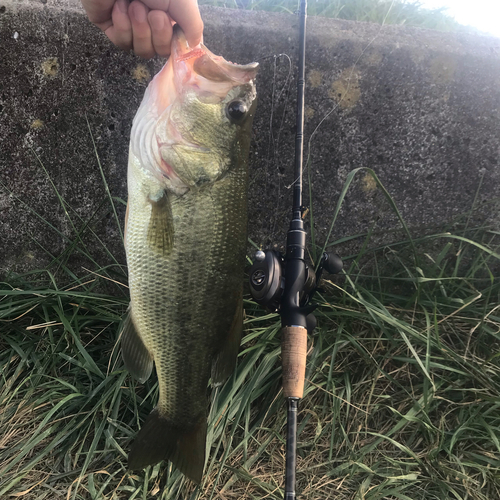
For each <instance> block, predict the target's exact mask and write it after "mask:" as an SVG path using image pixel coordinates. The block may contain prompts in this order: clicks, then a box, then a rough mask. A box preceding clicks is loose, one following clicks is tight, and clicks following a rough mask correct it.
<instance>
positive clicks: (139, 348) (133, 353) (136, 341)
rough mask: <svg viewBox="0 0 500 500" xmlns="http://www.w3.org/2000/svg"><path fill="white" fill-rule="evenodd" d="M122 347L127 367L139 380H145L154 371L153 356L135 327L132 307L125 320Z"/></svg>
mask: <svg viewBox="0 0 500 500" xmlns="http://www.w3.org/2000/svg"><path fill="white" fill-rule="evenodd" d="M121 347H122V358H123V362H124V363H125V368H126V369H127V370H128V371H129V373H130V374H131V375H132V376H133V377H134V378H135V379H137V380H138V381H139V382H141V383H143V382H145V381H146V380H147V379H148V378H149V376H150V375H151V372H152V371H153V356H151V354H150V352H149V351H148V349H147V348H146V346H145V345H144V342H143V341H142V339H141V337H140V335H139V333H138V332H137V330H136V328H135V325H134V322H133V320H132V314H131V312H130V309H129V310H128V311H127V316H126V318H125V320H124V322H123V329H122V338H121Z"/></svg>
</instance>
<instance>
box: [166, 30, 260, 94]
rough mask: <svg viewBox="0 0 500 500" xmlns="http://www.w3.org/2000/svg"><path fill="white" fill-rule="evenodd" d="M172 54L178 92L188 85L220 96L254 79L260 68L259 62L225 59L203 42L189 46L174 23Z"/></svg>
mask: <svg viewBox="0 0 500 500" xmlns="http://www.w3.org/2000/svg"><path fill="white" fill-rule="evenodd" d="M171 57H172V59H173V67H174V75H175V85H176V88H177V90H178V91H181V89H182V88H184V87H185V86H186V85H189V86H191V87H194V88H197V89H199V90H200V91H201V92H207V93H212V94H216V95H218V96H220V97H223V96H225V95H226V94H227V92H228V91H229V89H230V88H231V87H233V86H235V85H243V84H245V83H249V82H251V81H252V80H253V79H254V78H255V76H256V74H257V70H258V67H259V63H256V62H253V63H250V64H244V65H241V64H235V63H232V62H229V61H226V60H225V59H224V58H223V57H222V56H217V55H215V54H214V53H213V52H211V51H210V50H209V49H207V47H205V46H204V45H203V44H200V45H199V46H197V47H194V48H190V47H189V44H188V43H187V40H186V37H185V36H184V33H183V31H182V30H181V29H180V27H179V26H178V25H176V26H174V36H173V37H172V55H171ZM225 84H226V85H225Z"/></svg>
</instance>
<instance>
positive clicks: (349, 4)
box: [199, 0, 477, 32]
mask: <svg viewBox="0 0 500 500" xmlns="http://www.w3.org/2000/svg"><path fill="white" fill-rule="evenodd" d="M199 4H200V5H213V6H216V7H228V8H233V9H249V10H268V11H273V12H285V13H289V14H292V13H294V12H296V11H297V10H298V5H299V1H298V0H199ZM307 7H308V9H307V13H308V15H309V16H322V17H331V18H336V19H348V20H351V21H366V22H372V23H379V24H404V25H408V26H418V27H421V28H429V29H435V30H440V31H463V30H465V31H474V32H475V31H477V30H475V29H474V28H471V27H466V26H463V25H461V24H459V23H458V22H456V21H455V19H454V18H453V17H451V16H449V15H448V14H447V13H446V10H445V9H443V8H439V9H427V8H424V7H423V6H422V4H421V2H419V1H418V0H414V1H412V0H406V1H405V0H308V3H307Z"/></svg>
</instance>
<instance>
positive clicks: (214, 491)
mask: <svg viewBox="0 0 500 500" xmlns="http://www.w3.org/2000/svg"><path fill="white" fill-rule="evenodd" d="M356 173H357V172H353V174H352V175H351V176H349V178H348V181H347V183H346V186H345V189H344V191H343V193H342V194H341V197H340V199H339V205H338V209H340V206H341V204H342V200H343V197H344V196H348V195H349V184H350V182H352V181H353V180H354V179H355V175H356ZM379 189H383V187H382V186H381V185H380V184H379ZM386 196H387V197H388V198H389V200H390V202H392V200H391V199H390V196H389V193H386ZM110 199H111V201H115V200H113V199H112V198H110ZM60 202H61V203H62V204H66V202H65V201H64V200H63V199H62V198H60ZM110 205H111V204H110ZM392 205H393V208H394V209H396V207H395V205H394V202H392ZM66 213H67V216H68V217H71V213H70V211H69V210H68V211H67V212H66ZM110 213H113V211H112V209H111V208H110ZM72 221H73V223H74V239H75V241H74V242H73V243H74V244H72V242H71V241H70V242H68V248H71V249H72V251H73V252H81V253H83V254H86V253H88V252H89V251H88V250H86V249H85V247H84V243H85V239H82V234H83V232H82V228H88V226H89V224H88V221H80V220H78V219H76V218H75V217H73V218H72ZM333 243H335V242H332V244H333ZM498 243H499V234H498V233H497V232H495V231H492V230H488V229H487V228H471V227H469V226H468V225H467V224H465V225H464V226H463V227H462V229H461V230H460V231H459V232H455V234H451V233H442V234H436V235H427V236H425V237H422V238H419V239H416V240H414V241H413V240H411V239H410V236H409V233H408V236H407V239H406V240H405V241H401V242H399V243H398V244H395V245H392V246H385V247H383V248H378V249H377V248H372V244H371V243H370V239H369V236H367V237H366V241H365V244H364V245H363V250H362V252H361V253H360V254H359V255H356V256H351V258H350V259H349V260H348V261H347V262H346V266H345V272H344V273H343V275H342V276H339V277H336V278H335V279H334V280H329V279H327V280H325V282H324V284H323V288H324V291H323V293H322V294H320V295H319V296H318V302H319V308H318V312H317V316H318V322H319V327H318V329H317V331H316V333H315V335H314V338H312V339H311V348H310V352H309V356H308V370H307V384H306V391H305V398H304V400H303V401H302V403H301V411H300V415H299V451H298V453H299V456H298V474H297V479H298V485H297V486H298V488H297V489H298V491H299V492H300V498H303V499H323V498H324V499H326V498H337V499H346V500H347V499H364V500H375V499H412V500H415V499H425V500H432V499H436V500H438V499H439V500H445V499H446V500H447V499H459V500H466V499H467V500H469V499H478V500H479V499H488V500H490V499H493V498H500V378H499V372H500V356H499V349H498V347H499V337H500V287H499V285H498V280H497V279H496V278H494V274H493V273H494V271H491V270H490V269H493V268H494V267H495V266H497V269H498V264H499V258H500V257H499V255H498ZM327 246H328V247H330V246H331V245H330V244H328V245H327ZM311 250H312V249H311ZM315 250H316V251H317V252H318V254H319V250H320V247H317V248H315ZM69 257H70V255H67V254H66V255H65V256H64V259H63V260H64V261H65V262H66V261H68V259H69ZM52 267H53V268H55V269H57V270H58V273H61V272H63V274H62V276H63V277H64V280H65V282H66V283H69V284H66V285H64V286H60V285H58V283H59V280H58V279H57V278H56V277H55V275H54V274H52V273H51V272H50V268H49V270H45V271H40V272H37V273H34V274H33V275H25V276H19V277H17V278H16V279H12V280H10V281H9V283H1V284H0V322H1V325H0V328H1V332H2V335H1V340H0V370H1V374H2V376H1V379H0V408H1V413H0V423H1V426H0V498H24V499H29V500H31V499H37V500H41V499H44V498H47V499H49V498H50V499H54V498H65V499H66V498H67V499H102V500H104V499H109V500H111V499H134V498H137V499H150V498H158V499H195V498H207V499H208V498H227V499H231V498H263V497H265V498H269V499H279V498H282V494H283V470H284V435H285V425H286V423H285V411H284V402H283V397H282V395H281V389H280V370H281V369H280V361H279V352H280V347H279V320H278V318H277V316H276V315H270V314H266V313H265V312H264V311H262V310H261V309H260V308H258V307H257V306H256V305H255V304H254V303H253V302H251V301H250V300H246V302H245V307H246V330H245V335H244V339H243V342H242V347H241V352H240V358H239V363H238V367H237V370H236V372H235V374H234V376H233V377H232V378H231V379H230V380H229V381H228V382H227V383H226V384H225V385H224V386H223V387H222V388H220V389H219V390H218V391H217V392H214V393H213V394H212V400H213V402H212V410H211V413H210V416H209V422H210V425H209V429H210V431H209V436H208V443H207V446H208V449H209V458H208V463H207V466H206V474H205V479H204V483H203V485H202V487H201V488H194V487H193V485H192V484H191V483H189V482H188V481H186V480H185V479H184V478H183V476H182V475H181V474H179V473H178V472H177V471H176V470H173V469H172V467H171V466H170V465H169V464H161V465H157V466H155V467H151V468H148V469H146V470H145V471H144V472H141V473H133V474H132V473H128V472H127V470H126V454H127V451H128V449H129V447H130V443H131V441H132V440H133V438H134V436H135V435H136V432H137V429H138V427H139V424H140V422H142V421H144V418H145V417H146V415H147V414H148V413H149V412H150V411H151V409H152V408H153V406H154V405H155V403H156V399H157V386H156V383H155V381H154V378H153V380H152V381H151V382H148V383H146V384H145V385H139V384H136V383H135V382H133V381H132V380H131V378H130V377H129V376H128V375H127V373H126V372H125V371H124V369H123V366H122V361H121V358H120V355H119V348H118V347H117V344H116V342H117V337H118V333H119V330H120V324H121V319H122V317H123V314H124V312H125V309H126V307H127V296H126V295H127V294H126V288H125V282H124V281H122V283H123V285H120V284H117V283H118V281H119V280H115V283H114V284H113V286H117V287H119V288H118V289H123V290H124V292H123V293H121V294H120V293H113V294H112V295H106V294H103V293H99V290H100V289H102V288H103V287H101V284H102V282H107V281H109V279H110V278H109V277H107V276H106V272H107V269H100V268H99V267H97V263H95V266H94V269H93V273H90V274H89V275H87V276H82V277H80V278H76V277H75V275H74V274H70V275H68V274H64V272H65V271H64V269H65V267H64V266H62V265H61V263H60V262H58V261H57V260H56V261H54V263H53V266H52ZM367 269H371V270H372V271H369V272H368V271H367ZM68 272H69V271H68ZM59 275H60V274H59ZM35 278H36V279H35ZM60 282H63V281H60Z"/></svg>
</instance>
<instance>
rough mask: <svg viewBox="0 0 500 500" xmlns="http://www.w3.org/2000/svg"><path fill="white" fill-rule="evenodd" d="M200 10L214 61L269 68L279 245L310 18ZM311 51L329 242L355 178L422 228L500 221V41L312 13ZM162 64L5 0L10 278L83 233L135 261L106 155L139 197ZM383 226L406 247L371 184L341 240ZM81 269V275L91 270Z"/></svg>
mask: <svg viewBox="0 0 500 500" xmlns="http://www.w3.org/2000/svg"><path fill="white" fill-rule="evenodd" d="M202 15H203V18H204V21H205V26H206V30H205V42H206V44H207V46H208V47H209V48H210V49H211V50H212V51H214V52H215V53H220V54H222V55H224V57H226V58H227V59H229V60H232V61H236V62H240V63H245V62H250V61H252V60H258V61H260V63H261V72H260V75H259V79H258V92H259V108H258V114H257V117H256V120H255V126H254V140H253V146H252V152H251V173H250V175H251V187H250V195H249V199H250V220H249V234H250V237H251V238H252V239H253V240H254V241H255V242H257V243H259V244H262V245H264V246H269V245H270V244H272V243H277V244H279V245H281V244H282V243H283V239H284V234H285V232H286V229H287V225H288V220H289V213H290V208H289V207H290V203H291V190H290V189H288V188H287V186H289V185H290V183H291V182H292V181H293V179H292V177H293V176H292V170H293V138H294V131H295V125H294V120H295V79H294V74H295V69H296V68H295V60H296V48H297V39H298V34H297V30H298V19H297V18H296V17H294V16H290V15H281V14H272V13H267V12H248V11H227V10H218V9H214V8H204V9H203V10H202ZM307 43H308V48H307V95H306V103H307V107H306V115H307V120H306V140H307V139H308V138H309V137H311V133H312V132H313V130H315V129H316V127H317V126H318V125H319V124H320V123H321V125H319V128H318V129H317V132H316V133H315V134H314V136H313V138H312V142H311V157H310V158H311V170H310V174H311V192H312V195H313V203H312V204H313V209H314V216H315V226H316V235H317V238H318V240H319V241H320V242H322V241H324V238H325V235H326V232H327V227H328V226H329V223H330V221H331V218H332V214H333V210H334V207H335V203H336V200H337V197H338V194H339V191H340V189H341V188H342V185H343V183H344V181H345V178H346V176H347V174H348V173H349V172H350V171H351V170H352V169H354V168H356V167H369V168H372V169H374V170H375V171H376V172H377V174H378V175H379V177H380V179H381V180H382V182H383V183H384V185H385V186H386V187H387V189H388V190H389V192H390V193H391V194H392V195H393V197H394V199H395V201H396V203H397V204H398V206H399V208H400V209H401V211H402V213H403V216H404V217H405V219H406V221H407V222H408V224H409V225H410V226H411V227H413V228H415V231H416V232H419V231H420V232H421V231H422V230H423V229H422V228H423V227H437V226H442V225H444V224H447V223H450V222H451V221H453V220H455V218H456V217H458V216H460V215H461V214H464V213H467V212H468V211H469V210H470V209H471V208H472V206H473V205H474V200H475V198H476V196H477V199H476V204H475V206H476V208H477V211H476V221H477V222H478V223H485V222H492V223H493V224H496V222H498V220H499V213H498V212H499V209H498V204H497V200H498V198H499V194H500V146H499V138H500V39H496V38H489V37H480V36H472V35H466V34H445V33H438V32H433V31H428V30H421V29H414V28H405V27H391V26H385V27H383V28H381V27H380V26H378V25H372V24H366V23H355V22H346V21H333V20H326V19H318V18H309V20H308V38H307ZM281 54H286V55H281ZM276 56H278V57H276ZM287 56H288V57H287ZM289 58H291V61H292V62H291V63H290V59H289ZM290 64H291V66H290ZM161 66H162V61H160V60H154V61H148V62H146V61H142V60H140V59H139V58H136V57H134V56H133V55H130V54H126V53H124V52H122V51H120V50H118V49H116V48H115V47H114V46H113V45H112V44H111V43H110V42H108V41H107V39H106V38H105V36H104V35H103V34H102V33H101V32H100V31H99V30H98V29H97V28H95V27H94V26H93V25H91V24H90V23H89V22H88V20H87V18H86V17H85V15H84V13H83V11H82V9H81V7H80V4H79V2H78V1H77V0H31V1H26V0H0V113H1V120H0V148H1V157H0V181H1V183H2V184H1V186H0V218H1V226H0V255H1V256H2V259H1V260H0V274H1V275H5V274H6V273H8V272H10V271H17V272H19V271H23V270H30V269H34V268H37V267H39V266H43V265H45V264H46V263H47V262H48V261H50V257H49V255H52V256H57V255H60V254H61V252H63V251H64V250H65V249H66V248H67V246H68V243H67V240H66V239H65V238H66V237H69V238H71V239H74V235H75V232H74V231H75V229H76V230H77V231H81V232H82V235H83V238H84V240H85V242H86V243H87V244H88V245H89V247H90V248H92V253H93V255H94V256H95V258H96V260H97V261H98V262H99V263H100V264H101V265H104V264H106V263H110V262H111V259H110V257H109V256H108V255H107V253H106V252H105V251H104V250H103V249H102V247H101V245H100V244H99V243H98V240H97V237H96V236H94V235H93V234H92V233H91V231H90V230H92V231H94V232H95V234H96V235H97V236H98V237H99V238H100V239H101V240H103V241H104V242H105V243H106V245H107V246H108V247H109V249H110V250H111V251H112V252H113V253H114V254H115V255H116V257H117V260H118V261H119V262H121V263H124V262H125V259H124V253H123V250H122V246H121V241H120V236H119V231H118V230H117V228H116V225H115V223H114V221H113V217H112V216H111V214H110V212H109V204H107V203H106V193H105V190H104V187H103V183H102V179H101V174H100V171H99V167H98V164H97V160H96V154H95V153H96V151H97V153H98V155H99V158H100V161H101V164H102V166H103V169H104V173H105V176H106V178H107V179H108V182H109V186H110V190H111V194H112V195H113V196H116V197H119V198H122V199H126V175H125V173H126V165H127V150H128V137H129V133H130V127H131V123H132V118H133V116H134V113H135V111H136V109H137V107H138V105H139V102H140V100H141V98H142V95H143V93H144V90H145V88H146V85H147V83H148V81H149V80H150V78H151V75H153V74H154V73H155V72H156V71H158V69H159V68H160V67H161ZM325 117H326V118H325ZM87 121H88V124H89V126H90V130H91V131H92V135H93V137H94V140H95V145H96V151H95V150H94V146H93V143H92V139H91V135H90V132H89V126H88V125H87ZM306 151H307V147H306ZM37 157H38V159H37ZM41 163H43V165H44V167H45V169H46V172H47V173H46V172H45V171H44V169H43V168H42V167H41ZM49 177H50V179H51V180H52V182H53V183H54V185H55V186H56V187H57V189H58V190H59V193H60V194H61V196H62V197H64V199H65V200H66V201H67V202H68V208H67V210H68V212H69V213H70V215H71V217H72V219H73V222H74V225H75V229H74V228H73V227H72V226H71V224H70V223H69V222H68V219H67V217H66V216H65V213H64V210H63V208H62V207H61V205H60V203H59V201H58V198H57V196H56V194H55V191H54V188H53V187H52V185H51V182H50V180H49ZM481 180H483V181H482V183H481ZM307 190H308V185H307V178H306V182H305V191H306V195H307ZM306 202H307V203H309V201H308V199H307V196H306ZM35 213H36V214H38V215H35ZM123 213H124V210H123V206H119V215H120V217H122V218H123ZM42 219H44V220H42ZM376 219H378V220H379V222H378V225H377V231H378V232H377V236H376V238H377V241H379V242H388V241H391V240H393V239H394V238H396V237H398V236H397V235H395V234H393V233H392V230H396V229H397V228H398V227H399V225H398V223H397V220H396V218H395V217H394V215H393V213H392V212H391V210H390V208H389V205H388V204H387V203H386V202H385V201H384V198H383V196H382V195H381V193H380V190H379V189H378V188H377V187H376V184H375V183H374V182H373V181H372V179H371V177H370V176H368V175H366V174H364V173H361V174H360V175H359V178H358V179H357V181H356V185H355V186H354V187H353V188H352V189H351V191H350V192H349V194H348V196H347V198H346V202H345V205H344V208H343V210H342V212H341V217H340V219H339V221H338V223H337V225H336V228H335V231H334V235H333V237H334V238H341V237H343V236H348V235H353V234H356V233H360V232H363V231H366V230H367V229H368V228H369V227H370V226H371V224H372V223H373V221H374V220H376ZM47 222H48V223H50V224H51V225H53V226H54V228H50V227H49V226H48V225H47ZM356 244H358V242H351V243H349V244H346V245H343V246H341V247H340V249H339V250H340V251H341V252H342V253H344V254H346V253H349V252H351V251H353V250H354V249H355V247H356ZM83 262H84V260H81V261H80V260H78V259H76V260H75V259H72V260H71V262H70V264H71V266H72V267H73V269H74V270H75V271H76V272H77V273H79V272H80V271H81V269H80V268H81V265H83Z"/></svg>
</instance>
